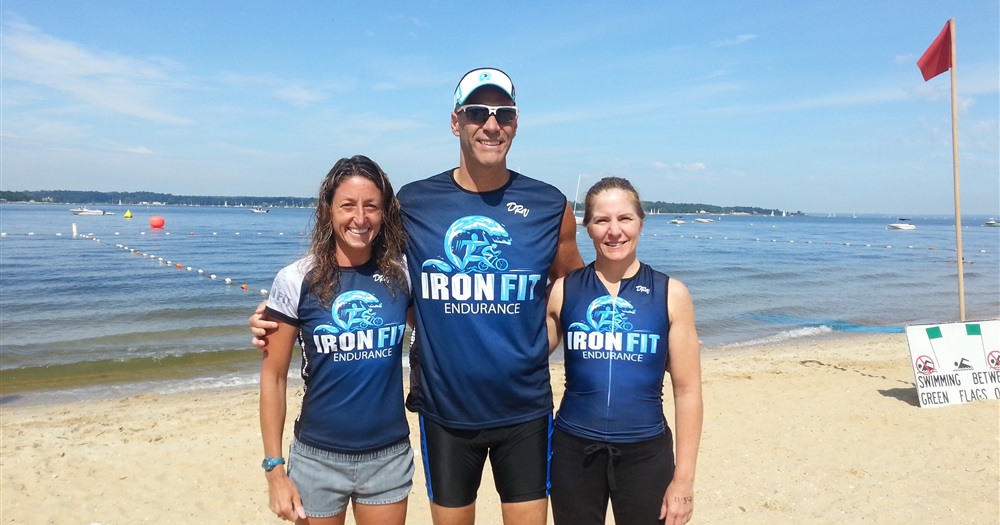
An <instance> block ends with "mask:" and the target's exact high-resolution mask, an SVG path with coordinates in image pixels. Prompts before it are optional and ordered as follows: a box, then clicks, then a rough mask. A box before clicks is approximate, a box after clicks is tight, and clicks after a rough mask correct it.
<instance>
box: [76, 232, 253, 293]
mask: <svg viewBox="0 0 1000 525" xmlns="http://www.w3.org/2000/svg"><path fill="white" fill-rule="evenodd" d="M82 237H84V238H87V239H90V240H93V241H94V242H98V243H101V244H104V245H108V243H105V242H103V241H101V239H99V238H97V237H94V236H93V235H87V236H82ZM108 246H110V245H108ZM114 247H115V248H118V249H119V250H122V251H127V252H129V253H134V254H135V255H138V256H141V257H143V258H144V259H151V260H154V261H156V262H158V263H161V264H163V265H164V267H173V268H177V269H178V270H186V271H188V272H192V273H195V274H197V275H200V276H206V275H205V270H203V269H200V268H197V269H196V268H195V267H193V266H185V265H184V264H181V263H179V262H175V261H172V260H170V259H164V258H163V257H159V256H156V255H154V254H151V253H147V252H144V251H142V250H137V249H135V248H131V247H129V246H126V245H124V244H115V245H114ZM207 277H208V278H209V279H211V280H213V281H214V280H217V279H218V278H219V276H218V275H216V274H214V273H210V274H208V275H207ZM222 282H223V283H225V284H227V285H231V284H234V281H233V279H232V278H231V277H226V278H225V279H223V280H222ZM240 289H242V290H249V289H250V287H249V286H248V285H247V284H245V283H244V284H240ZM259 293H260V294H261V295H267V294H268V291H267V289H266V288H261V289H260V291H259Z"/></svg>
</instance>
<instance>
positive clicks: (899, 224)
mask: <svg viewBox="0 0 1000 525" xmlns="http://www.w3.org/2000/svg"><path fill="white" fill-rule="evenodd" d="M909 221H910V219H899V220H898V221H896V222H894V223H892V224H890V225H889V229H890V230H916V229H917V225H916V224H912V223H910V222H909Z"/></svg>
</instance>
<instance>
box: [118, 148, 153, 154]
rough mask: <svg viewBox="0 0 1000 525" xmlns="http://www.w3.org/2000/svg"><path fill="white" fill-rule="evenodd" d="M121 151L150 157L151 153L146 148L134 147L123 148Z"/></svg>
mask: <svg viewBox="0 0 1000 525" xmlns="http://www.w3.org/2000/svg"><path fill="white" fill-rule="evenodd" d="M123 151H126V152H128V153H137V154H139V155H152V154H153V151H152V150H150V149H149V148H147V147H146V146H135V147H133V148H125V149H124V150H123Z"/></svg>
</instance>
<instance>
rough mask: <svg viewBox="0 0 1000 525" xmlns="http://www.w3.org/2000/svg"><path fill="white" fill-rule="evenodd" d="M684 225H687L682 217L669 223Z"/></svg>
mask: <svg viewBox="0 0 1000 525" xmlns="http://www.w3.org/2000/svg"><path fill="white" fill-rule="evenodd" d="M684 223H685V221H684V218H683V217H681V216H680V215H678V216H677V217H676V218H673V219H670V221H668V224H684Z"/></svg>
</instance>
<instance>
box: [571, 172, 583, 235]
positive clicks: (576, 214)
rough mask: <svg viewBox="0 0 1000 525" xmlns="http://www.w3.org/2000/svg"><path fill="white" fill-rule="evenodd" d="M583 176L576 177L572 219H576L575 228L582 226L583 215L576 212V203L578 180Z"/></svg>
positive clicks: (578, 194) (578, 189)
mask: <svg viewBox="0 0 1000 525" xmlns="http://www.w3.org/2000/svg"><path fill="white" fill-rule="evenodd" d="M581 178H583V175H579V176H577V177H576V194H575V195H573V218H575V219H576V224H577V226H580V225H583V215H580V214H578V213H577V211H576V201H577V200H578V199H579V198H580V179H581Z"/></svg>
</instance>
